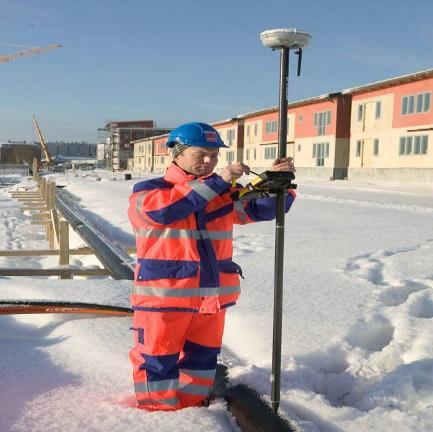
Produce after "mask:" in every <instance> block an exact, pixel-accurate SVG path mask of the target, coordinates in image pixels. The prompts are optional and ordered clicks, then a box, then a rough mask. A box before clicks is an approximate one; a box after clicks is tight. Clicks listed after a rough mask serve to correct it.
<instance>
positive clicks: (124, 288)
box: [0, 171, 433, 432]
mask: <svg viewBox="0 0 433 432" xmlns="http://www.w3.org/2000/svg"><path fill="white" fill-rule="evenodd" d="M55 177H56V179H57V183H58V184H63V185H65V186H66V190H67V191H68V193H70V199H73V200H75V201H76V202H77V204H79V205H81V206H83V208H84V212H85V217H86V219H87V220H88V221H89V222H91V223H92V224H94V225H95V226H96V227H97V229H98V230H99V231H101V232H102V233H103V234H104V235H105V236H106V237H108V238H110V239H111V240H112V241H113V242H115V243H117V244H119V245H123V246H131V245H132V244H133V242H134V239H133V235H132V232H131V229H130V226H129V222H128V220H127V216H126V208H127V206H128V199H127V198H128V195H129V193H130V190H131V188H132V185H133V183H134V181H132V182H131V181H129V182H128V181H124V180H123V179H122V178H120V177H117V178H116V177H114V176H112V175H109V174H107V173H105V175H104V174H103V173H98V178H97V175H96V174H95V173H93V172H91V171H86V172H85V173H78V174H77V176H74V175H71V174H67V175H61V174H59V175H56V176H55ZM136 180H137V179H136ZM297 183H298V185H299V189H298V198H297V200H296V201H295V204H294V206H293V208H292V210H291V212H290V213H289V215H288V216H287V217H286V239H285V272H284V286H285V292H284V305H283V310H284V318H283V321H284V322H283V347H282V382H281V405H280V412H281V413H282V414H283V415H285V416H287V417H288V418H289V419H290V420H291V422H292V423H293V424H294V425H295V426H296V427H297V429H298V430H299V431H302V432H316V431H325V432H342V431H344V432H346V431H347V432H352V431H353V432H355V431H356V432H358V431H359V432H361V431H365V430H373V431H389V430H393V431H394V432H404V431H419V432H421V431H422V432H425V431H428V430H433V290H432V288H433V265H432V262H433V231H432V214H433V186H431V185H401V184H385V183H383V184H381V183H367V182H364V183H360V182H358V183H355V182H344V181H335V182H328V181H321V182H319V181H313V180H304V179H299V180H298V181H297ZM22 186H27V187H32V181H31V180H27V179H26V178H22V179H21V183H19V184H17V185H14V186H10V185H9V186H7V187H5V188H3V189H0V249H24V248H38V247H39V248H42V247H47V245H46V243H45V241H44V235H43V230H42V229H41V227H40V226H35V225H30V214H29V213H28V212H25V213H22V212H21V211H20V204H19V203H18V202H17V201H14V200H12V199H11V198H10V195H9V194H8V191H9V190H11V189H17V188H20V187H22ZM274 228H275V226H274V223H273V222H264V223H260V224H251V225H247V226H240V227H236V230H235V235H234V236H235V253H234V260H235V261H236V262H238V263H239V264H240V265H241V267H242V268H243V272H244V276H245V280H244V281H243V283H242V288H243V293H242V295H241V298H240V301H239V303H238V305H237V306H236V307H234V308H230V309H229V311H228V314H227V326H226V331H225V336H224V347H223V355H224V357H225V358H226V359H227V360H228V361H229V362H230V364H231V372H230V374H231V375H230V376H231V380H232V382H234V383H236V382H244V383H247V384H249V385H251V386H252V387H254V388H255V389H256V390H257V391H258V392H259V393H261V394H262V395H264V396H265V397H266V398H268V399H269V396H268V395H269V394H270V371H271V352H272V316H273V255H274ZM82 245H83V243H82V240H81V239H79V238H78V236H76V235H72V237H71V247H78V246H82ZM56 260H57V258H56V257H28V258H22V257H21V258H11V257H8V258H6V257H5V258H0V266H1V267H6V266H8V267H24V266H29V267H49V266H55V265H57V261H56ZM72 263H73V264H75V265H85V266H89V265H95V264H98V261H97V259H96V258H95V257H92V256H76V257H73V261H72ZM130 288H131V282H129V281H113V280H111V279H107V278H105V277H92V278H76V279H74V280H62V281H60V280H57V279H55V278H12V277H0V292H1V294H0V298H2V299H47V300H50V299H51V300H53V299H59V300H76V301H85V302H98V303H106V304H116V305H121V306H127V305H128V304H129V303H128V295H129V291H130ZM129 325H130V318H128V317H112V318H107V317H105V318H101V317H98V318H96V317H94V316H88V315H64V316H62V315H15V316H0V349H1V356H0V367H1V370H2V371H3V374H2V380H1V382H0V398H1V403H0V430H2V431H39V430H40V431H42V430H43V431H50V430H52V431H58V430H62V431H76V430H82V431H100V430H110V431H117V430H119V431H120V430H131V431H135V430H136V431H138V430H158V431H172V430H176V431H189V430H190V429H191V427H192V426H193V427H194V428H195V429H194V430H203V431H205V430H214V431H230V430H235V431H236V430H238V429H237V426H236V425H235V423H234V421H233V419H232V418H231V417H230V415H229V414H228V413H227V411H226V410H225V405H224V403H223V402H222V401H221V400H217V401H215V402H214V403H213V404H211V406H210V407H209V408H201V409H199V408H189V409H185V410H182V411H178V412H175V413H148V412H144V411H141V410H138V409H136V408H134V397H133V390H132V377H131V369H130V365H129V360H128V351H129V349H130V347H131V344H132V335H131V334H130V331H129ZM5 371H6V372H5Z"/></svg>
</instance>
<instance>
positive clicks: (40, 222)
mask: <svg viewBox="0 0 433 432" xmlns="http://www.w3.org/2000/svg"><path fill="white" fill-rule="evenodd" d="M50 223H51V221H50V220H35V221H31V222H30V224H31V225H49V224H50Z"/></svg>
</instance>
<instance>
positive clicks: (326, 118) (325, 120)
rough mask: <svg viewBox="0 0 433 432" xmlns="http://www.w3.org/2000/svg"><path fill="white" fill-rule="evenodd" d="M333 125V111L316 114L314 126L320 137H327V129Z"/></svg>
mask: <svg viewBox="0 0 433 432" xmlns="http://www.w3.org/2000/svg"><path fill="white" fill-rule="evenodd" d="M330 124H331V111H323V112H317V113H314V126H315V127H316V128H317V134H318V135H325V127H326V126H328V125H330Z"/></svg>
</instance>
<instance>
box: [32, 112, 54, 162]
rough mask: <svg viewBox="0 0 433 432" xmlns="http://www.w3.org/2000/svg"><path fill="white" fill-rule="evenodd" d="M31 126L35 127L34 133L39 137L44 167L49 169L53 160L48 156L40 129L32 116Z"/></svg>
mask: <svg viewBox="0 0 433 432" xmlns="http://www.w3.org/2000/svg"><path fill="white" fill-rule="evenodd" d="M33 124H34V126H35V130H36V133H37V134H38V137H39V143H40V146H41V147H42V150H43V152H44V155H45V165H46V166H47V167H49V166H50V165H52V163H53V158H52V157H51V155H50V152H49V150H48V146H47V144H46V142H45V140H44V137H43V135H42V132H41V129H40V127H39V124H38V122H37V120H36V117H35V116H34V115H33Z"/></svg>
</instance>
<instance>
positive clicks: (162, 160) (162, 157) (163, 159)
mask: <svg viewBox="0 0 433 432" xmlns="http://www.w3.org/2000/svg"><path fill="white" fill-rule="evenodd" d="M164 162H165V157H164V156H161V163H162V164H163V163H164Z"/></svg>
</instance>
